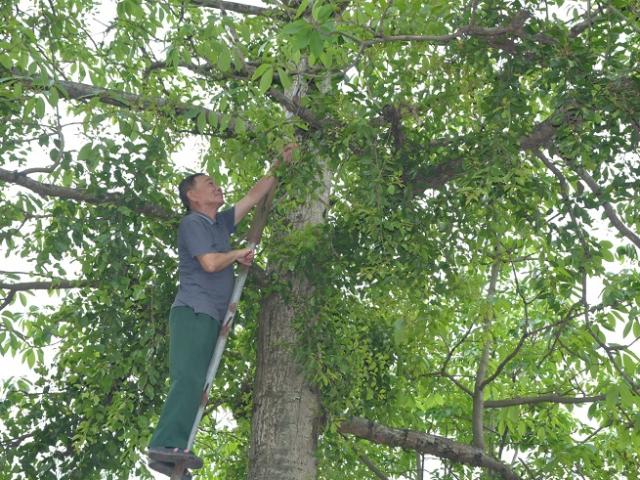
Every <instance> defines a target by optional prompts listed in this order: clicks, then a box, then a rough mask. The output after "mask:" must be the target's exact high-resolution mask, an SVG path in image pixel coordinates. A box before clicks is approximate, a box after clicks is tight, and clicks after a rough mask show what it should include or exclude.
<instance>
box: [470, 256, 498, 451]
mask: <svg viewBox="0 0 640 480" xmlns="http://www.w3.org/2000/svg"><path fill="white" fill-rule="evenodd" d="M500 263H501V262H500V258H496V259H495V260H494V261H493V263H492V264H491V275H490V277H489V288H488V289H487V303H490V304H491V303H493V298H494V297H495V293H496V284H497V283H498V277H499V275H500ZM492 319H493V314H492V313H489V312H488V313H486V314H485V318H484V334H485V338H486V340H485V343H484V346H483V347H482V356H481V357H480V362H479V363H478V370H477V372H476V381H475V385H474V388H473V414H472V418H471V423H472V427H473V446H474V447H476V448H478V449H479V450H480V451H483V450H484V386H485V383H484V382H485V375H486V372H487V368H488V366H489V356H490V355H491V345H492V343H493V342H492V341H491V338H490V333H491V332H490V331H491V323H492V322H491V321H492Z"/></svg>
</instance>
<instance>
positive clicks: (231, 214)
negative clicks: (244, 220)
mask: <svg viewBox="0 0 640 480" xmlns="http://www.w3.org/2000/svg"><path fill="white" fill-rule="evenodd" d="M217 218H218V221H219V222H221V223H222V224H223V225H224V226H225V228H226V229H227V232H229V233H230V234H231V233H233V232H235V231H236V222H235V220H236V206H235V205H234V206H233V207H231V208H228V209H226V210H223V211H222V212H220V213H218V217H217Z"/></svg>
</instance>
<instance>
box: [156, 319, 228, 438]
mask: <svg viewBox="0 0 640 480" xmlns="http://www.w3.org/2000/svg"><path fill="white" fill-rule="evenodd" d="M169 328H170V337H169V338H170V340H169V343H170V347H169V370H170V376H171V388H170V390H169V395H168V396H167V400H166V401H165V404H164V407H163V409H162V413H161V414H160V420H159V421H158V426H157V427H156V430H155V433H154V434H153V437H152V438H151V443H150V444H149V446H150V447H178V448H187V443H188V440H189V434H190V433H191V427H192V425H193V421H194V419H195V417H196V413H197V411H198V406H199V405H200V400H201V399H202V390H203V388H204V382H205V380H206V374H207V368H208V366H209V361H210V360H211V356H212V354H213V350H214V347H215V343H216V339H217V338H218V332H219V329H220V324H219V322H218V321H217V320H215V319H213V318H211V317H210V316H209V315H205V314H202V313H194V312H193V310H192V309H191V308H190V307H174V308H172V309H171V315H170V316H169Z"/></svg>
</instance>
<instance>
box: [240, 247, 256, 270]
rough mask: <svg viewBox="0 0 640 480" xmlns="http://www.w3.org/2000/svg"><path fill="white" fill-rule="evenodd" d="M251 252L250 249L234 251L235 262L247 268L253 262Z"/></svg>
mask: <svg viewBox="0 0 640 480" xmlns="http://www.w3.org/2000/svg"><path fill="white" fill-rule="evenodd" d="M253 255H254V253H253V250H252V249H251V248H241V249H239V250H236V262H238V263H240V264H242V265H246V266H247V267H248V266H249V265H251V262H253Z"/></svg>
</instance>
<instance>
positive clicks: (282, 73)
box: [278, 67, 293, 90]
mask: <svg viewBox="0 0 640 480" xmlns="http://www.w3.org/2000/svg"><path fill="white" fill-rule="evenodd" d="M278 78H279V79H280V83H281V84H282V88H284V89H285V90H287V89H288V88H290V87H291V85H293V81H292V80H291V77H290V76H289V74H288V73H287V71H286V70H285V69H284V68H280V67H278Z"/></svg>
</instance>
